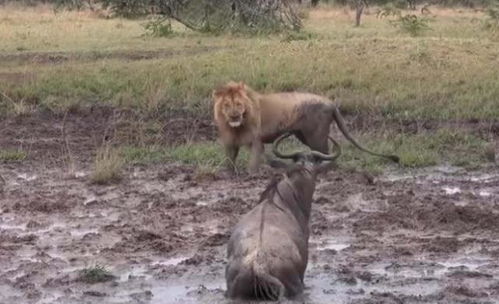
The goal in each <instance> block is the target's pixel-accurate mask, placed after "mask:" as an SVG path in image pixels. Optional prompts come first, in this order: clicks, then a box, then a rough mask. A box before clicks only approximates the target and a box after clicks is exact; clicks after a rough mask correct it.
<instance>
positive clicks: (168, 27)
mask: <svg viewBox="0 0 499 304" xmlns="http://www.w3.org/2000/svg"><path fill="white" fill-rule="evenodd" d="M144 29H145V30H146V35H147V36H151V37H172V36H173V35H174V34H175V33H174V32H173V28H172V24H171V22H170V20H169V19H165V18H154V19H152V20H150V21H149V22H147V23H146V24H144Z"/></svg>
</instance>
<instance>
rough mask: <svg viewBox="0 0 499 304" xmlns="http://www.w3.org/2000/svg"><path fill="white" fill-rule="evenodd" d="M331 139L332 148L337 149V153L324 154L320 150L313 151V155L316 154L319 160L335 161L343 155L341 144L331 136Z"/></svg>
mask: <svg viewBox="0 0 499 304" xmlns="http://www.w3.org/2000/svg"><path fill="white" fill-rule="evenodd" d="M328 138H329V140H330V141H331V142H332V143H333V149H331V150H337V152H336V153H335V154H324V153H321V152H318V151H312V152H311V153H312V155H313V156H315V157H316V158H317V159H319V160H327V161H334V160H336V159H337V158H338V157H340V155H341V146H340V144H339V143H338V142H337V141H336V140H334V138H332V137H331V136H329V137H328Z"/></svg>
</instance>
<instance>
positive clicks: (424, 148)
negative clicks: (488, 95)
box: [339, 128, 491, 173]
mask: <svg viewBox="0 0 499 304" xmlns="http://www.w3.org/2000/svg"><path fill="white" fill-rule="evenodd" d="M361 142H363V143H365V146H366V147H368V148H369V149H371V150H373V151H377V152H381V153H386V154H393V153H395V154H396V155H398V156H400V165H401V166H402V167H405V168H421V167H427V166H432V165H436V164H438V163H441V162H447V163H450V164H453V165H456V166H462V167H467V168H473V167H476V166H478V165H479V164H481V163H484V162H488V161H491V157H490V153H491V152H490V147H489V144H488V143H487V141H485V140H483V139H481V138H479V137H476V136H474V135H472V134H469V133H466V131H463V130H458V129H449V128H442V129H439V130H438V131H436V132H431V133H420V134H415V135H414V134H396V135H394V136H391V137H389V138H377V139H375V140H373V139H369V138H368V137H364V138H361ZM343 150H344V155H342V156H341V158H340V160H339V163H340V165H341V166H343V167H344V168H349V169H352V168H359V167H360V168H363V169H364V170H367V171H370V172H372V173H380V172H382V170H383V168H384V167H385V166H386V165H387V164H390V161H388V160H385V159H383V158H379V157H376V156H371V155H368V154H366V153H363V152H359V150H358V149H356V148H355V147H353V146H351V145H348V146H345V145H343Z"/></svg>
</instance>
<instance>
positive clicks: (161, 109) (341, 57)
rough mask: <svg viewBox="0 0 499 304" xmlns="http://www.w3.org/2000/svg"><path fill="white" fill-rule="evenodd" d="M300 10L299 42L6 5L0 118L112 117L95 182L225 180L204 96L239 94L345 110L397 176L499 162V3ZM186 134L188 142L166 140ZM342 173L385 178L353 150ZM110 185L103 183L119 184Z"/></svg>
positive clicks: (11, 157) (275, 33) (289, 32)
mask: <svg viewBox="0 0 499 304" xmlns="http://www.w3.org/2000/svg"><path fill="white" fill-rule="evenodd" d="M201 2H202V1H200V3H201ZM235 2H237V1H235ZM257 2H258V1H257ZM260 2H261V3H263V2H265V1H260ZM260 2H258V3H260ZM267 2H272V1H270V0H269V1H267ZM302 2H303V3H302V4H301V5H299V6H297V9H296V11H293V13H294V14H296V16H298V17H299V18H300V25H299V28H293V25H291V26H289V24H286V21H284V22H281V21H278V22H277V23H272V24H271V25H272V26H271V27H269V28H265V27H259V26H257V27H256V28H257V30H254V28H255V25H254V24H256V23H251V22H257V21H258V20H257V21H254V20H253V21H251V22H248V23H244V22H242V23H241V22H239V21H238V22H239V23H237V24H238V25H241V24H242V25H243V26H241V27H234V24H235V23H233V22H232V21H227V19H226V18H227V16H226V15H220V16H216V18H219V19H220V18H221V19H220V20H219V24H231V25H232V26H231V27H215V26H208V27H207V26H206V23H207V21H206V20H208V19H206V20H205V19H202V18H201V19H199V18H198V17H197V16H198V15H199V12H196V14H195V17H192V16H191V15H190V14H187V15H185V14H184V15H182V14H180V15H175V14H173V13H171V12H168V11H166V10H161V6H158V3H157V2H156V1H132V0H130V1H113V0H106V1H92V0H87V1H79V0H69V1H67V0H54V1H35V0H26V1H0V41H1V43H0V117H2V119H3V120H6V121H7V120H12V119H18V120H19V119H21V121H22V119H23V118H25V117H30V116H31V117H32V116H33V115H40V113H44V115H46V116H45V117H52V118H53V119H56V120H57V119H59V120H60V119H61V118H62V117H66V115H68V113H70V114H71V115H76V116H77V115H78V113H80V112H81V111H84V109H88V108H91V107H109V108H111V109H113V113H114V114H113V115H110V118H109V119H110V120H114V122H113V124H112V132H103V134H104V133H105V134H106V135H105V136H104V135H103V138H104V137H106V138H105V140H104V139H103V140H102V141H100V142H99V143H98V144H96V146H95V147H94V148H95V149H94V150H95V151H96V153H95V155H96V156H95V157H96V158H95V167H96V171H98V168H105V169H104V171H106V172H108V173H109V171H110V170H112V171H114V170H116V171H118V170H120V168H122V167H123V166H125V165H127V164H149V163H154V162H162V161H181V162H184V163H188V164H192V165H196V166H197V167H198V168H199V170H201V171H210V170H217V169H218V168H219V166H220V165H221V164H222V163H223V157H224V156H223V153H222V151H221V148H220V146H219V145H218V144H217V143H216V142H215V140H216V132H215V131H214V127H213V125H211V107H212V104H211V100H210V95H211V91H212V89H213V88H214V87H215V86H217V85H220V84H222V83H224V82H226V81H229V80H242V81H245V82H246V83H248V84H249V85H250V86H252V87H254V88H255V89H257V90H259V91H262V92H273V91H291V90H298V91H310V92H314V93H318V94H322V95H325V96H328V97H330V98H332V99H335V100H337V101H338V102H339V105H340V109H341V111H342V112H343V113H344V114H345V115H346V116H347V118H348V120H349V122H350V127H351V129H352V130H355V131H354V134H355V136H356V137H357V138H359V139H360V140H361V141H362V142H366V144H367V146H369V147H370V148H372V149H375V150H378V151H382V152H388V151H390V152H392V151H394V152H395V153H398V154H399V155H401V158H402V165H403V166H408V167H421V166H429V165H434V164H437V163H441V162H450V163H451V164H456V165H461V166H467V167H476V166H479V165H482V164H485V163H488V162H494V161H495V153H496V152H495V151H497V138H498V134H499V81H498V79H499V13H498V12H499V10H498V9H497V1H494V0H491V1H485V0H484V1H471V0H455V1H451V0H449V1H440V2H419V1H415V2H412V1H369V2H368V3H366V2H364V1H362V2H356V1H350V2H349V1H347V0H345V1H320V2H318V3H316V2H315V1H314V3H309V2H307V1H302ZM164 3H167V4H168V3H170V4H171V3H174V4H175V3H176V2H175V1H173V2H171V1H170V2H169V1H163V4H164ZM296 4H298V3H296ZM120 5H121V6H120ZM127 5H128V6H127ZM293 5H294V4H293ZM163 8H164V7H163ZM359 8H362V12H361V14H362V19H361V22H360V26H355V23H356V19H357V18H358V10H359ZM199 10H201V11H202V12H206V7H203V8H202V9H201V8H200V9H199ZM134 12H135V13H136V14H135V13H134ZM229 12H231V13H233V12H232V11H230V10H229ZM215 15H216V14H215ZM179 16H180V17H179ZM184 16H187V17H185V18H184ZM182 18H184V19H182ZM189 18H191V19H189ZM196 18H198V19H196ZM210 18H211V17H210ZM213 18H215V17H213ZM185 20H188V21H189V20H195V21H196V22H197V23H190V24H189V23H188V22H186V21H185ZM199 20H201V21H199ZM209 20H210V22H211V23H209V24H215V23H213V22H212V21H211V20H215V19H209ZM262 20H263V19H262ZM231 22H232V23H231ZM245 22H246V21H245ZM258 22H263V21H261V20H260V21H258ZM192 24H195V27H193V26H192ZM217 24H218V23H217ZM258 24H260V23H258ZM261 24H263V23H261ZM265 24H269V23H265ZM275 24H284V26H277V27H276V26H275ZM189 25H190V26H189ZM198 26H199V27H198ZM248 29H251V30H248ZM116 113H126V115H125V114H124V115H125V117H126V118H121V120H120V118H119V117H123V115H121V116H120V115H117V114H116ZM47 115H48V116H47ZM117 117H118V118H117ZM178 121H184V125H182V128H183V131H184V132H183V133H184V134H183V135H182V136H180V137H181V138H179V137H178V136H177V135H178V134H177V133H175V132H174V133H171V132H170V131H169V130H170V129H172V128H174V125H175V124H176V123H175V122H178ZM21 124H22V123H21ZM185 125H187V126H191V128H184V126H185ZM192 126H194V127H192ZM199 133H201V134H204V135H206V136H198V135H196V134H199ZM172 134H174V135H172ZM61 136H62V135H61ZM172 136H175V137H176V138H175V140H171V138H169V139H168V137H172ZM338 137H339V138H340V135H338ZM71 140H72V139H71V138H64V140H62V142H63V143H65V144H63V146H64V145H66V146H70V145H71V144H70V142H71ZM68 142H69V144H68ZM67 150H68V149H65V150H64V151H66V152H65V153H67V154H71V153H73V154H74V153H77V151H76V152H75V151H74V149H73V151H67ZM67 158H68V159H69V160H70V162H71V159H74V157H71V155H68V157H67ZM26 159H30V151H29V149H27V148H26V146H25V145H23V144H22V143H18V144H17V145H16V144H10V145H5V146H4V147H0V161H1V162H16V161H24V160H26ZM243 160H244V157H243ZM110 162H111V164H109V163H110ZM339 163H340V165H341V166H343V167H346V168H357V169H359V168H363V169H365V170H368V171H369V172H380V171H381V170H383V168H385V167H386V166H387V165H388V164H386V163H385V162H384V161H383V160H381V159H377V158H371V157H369V156H366V155H364V154H361V153H359V152H358V151H355V150H354V149H353V148H352V149H350V148H349V146H348V147H347V148H346V153H345V155H344V156H342V159H341V160H340V161H339ZM241 166H244V162H242V163H241ZM110 168H112V169H110ZM101 173H102V172H101ZM108 173H107V174H104V177H102V176H101V175H100V174H99V173H98V172H97V173H96V175H95V176H94V179H95V181H96V182H102V180H104V181H106V180H108V179H109V180H113V181H114V180H119V176H118V175H116V174H108Z"/></svg>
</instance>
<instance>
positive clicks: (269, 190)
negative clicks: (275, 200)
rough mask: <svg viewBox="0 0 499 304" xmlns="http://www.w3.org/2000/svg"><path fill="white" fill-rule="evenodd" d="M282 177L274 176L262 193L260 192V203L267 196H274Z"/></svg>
mask: <svg viewBox="0 0 499 304" xmlns="http://www.w3.org/2000/svg"><path fill="white" fill-rule="evenodd" d="M279 182H280V179H279V178H277V177H276V176H274V177H272V180H271V181H270V183H269V184H268V185H267V187H266V188H265V190H263V192H262V194H260V199H259V200H258V203H261V202H263V201H264V200H266V199H267V198H272V197H273V196H274V194H275V192H276V191H277V184H279Z"/></svg>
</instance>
